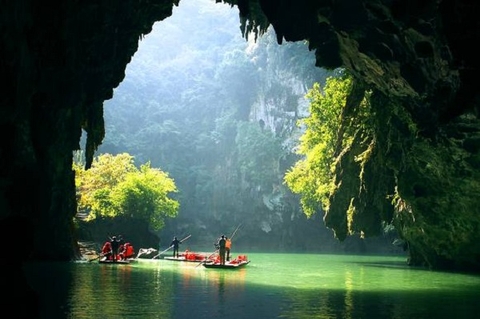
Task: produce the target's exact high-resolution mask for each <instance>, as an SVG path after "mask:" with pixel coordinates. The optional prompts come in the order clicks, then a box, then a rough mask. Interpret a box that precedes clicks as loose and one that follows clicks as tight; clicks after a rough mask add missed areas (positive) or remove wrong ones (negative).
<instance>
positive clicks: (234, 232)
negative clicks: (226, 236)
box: [230, 223, 242, 240]
mask: <svg viewBox="0 0 480 319" xmlns="http://www.w3.org/2000/svg"><path fill="white" fill-rule="evenodd" d="M240 226H242V224H241V223H240V225H238V226H237V228H235V230H234V231H233V233H232V236H230V240H232V238H233V236H235V234H236V233H237V230H238V229H239V228H240Z"/></svg>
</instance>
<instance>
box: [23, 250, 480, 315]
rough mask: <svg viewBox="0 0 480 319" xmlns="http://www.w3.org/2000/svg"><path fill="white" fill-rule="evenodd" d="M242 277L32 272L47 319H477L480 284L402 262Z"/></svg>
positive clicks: (247, 271) (162, 263) (155, 263)
mask: <svg viewBox="0 0 480 319" xmlns="http://www.w3.org/2000/svg"><path fill="white" fill-rule="evenodd" d="M248 257H249V259H250V260H251V262H250V264H248V265H247V266H246V267H245V268H243V269H237V270H218V269H206V268H204V267H203V266H201V265H199V264H197V263H184V262H175V261H167V260H150V259H148V260H141V261H139V262H137V263H134V264H130V265H105V264H98V263H95V262H94V263H42V264H32V265H26V271H27V274H28V277H29V281H30V282H31V285H32V287H33V288H34V289H35V290H36V291H37V292H38V293H39V295H40V296H41V300H40V302H41V305H40V312H41V318H164V319H170V318H172V319H173V318H233V319H236V318H259V319H261V318H292V319H293V318H295V319H298V318H308V319H310V318H455V319H459V318H477V314H478V313H479V312H480V276H476V275H468V274H451V273H444V272H433V271H429V270H422V269H412V268H409V267H408V266H406V265H405V257H378V256H343V255H314V254H259V253H257V254H249V255H248Z"/></svg>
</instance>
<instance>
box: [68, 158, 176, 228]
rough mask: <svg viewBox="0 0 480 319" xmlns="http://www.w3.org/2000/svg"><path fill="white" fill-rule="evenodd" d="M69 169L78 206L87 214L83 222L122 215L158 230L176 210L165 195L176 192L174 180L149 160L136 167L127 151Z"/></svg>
mask: <svg viewBox="0 0 480 319" xmlns="http://www.w3.org/2000/svg"><path fill="white" fill-rule="evenodd" d="M73 168H74V170H75V173H76V178H75V181H76V186H77V194H78V209H79V211H80V212H84V213H86V214H87V218H86V220H87V221H91V220H94V219H96V218H98V217H102V218H116V217H120V216H122V217H127V218H133V219H142V220H145V221H147V222H148V223H149V224H150V226H151V227H152V228H153V229H155V230H159V229H161V228H162V227H163V225H164V219H165V218H166V217H171V218H173V217H176V215H177V213H178V208H179V203H178V202H177V201H175V200H173V199H171V198H169V197H168V195H169V194H170V193H172V192H176V191H177V189H176V186H175V183H174V181H173V180H172V179H171V178H169V177H168V174H167V173H165V172H163V171H161V170H159V169H155V168H152V167H150V163H147V164H144V165H142V166H141V167H140V169H137V168H136V167H135V165H134V159H133V156H131V155H129V154H126V153H123V154H119V155H116V156H113V155H111V154H103V155H100V156H98V157H97V158H95V159H94V161H93V163H92V167H91V168H90V169H88V170H84V169H83V167H82V166H80V165H79V164H74V166H73Z"/></svg>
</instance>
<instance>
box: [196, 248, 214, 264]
mask: <svg viewBox="0 0 480 319" xmlns="http://www.w3.org/2000/svg"><path fill="white" fill-rule="evenodd" d="M217 251H218V249H217V250H215V251H214V252H213V253H212V254H211V255H210V256H208V257H207V258H205V259H204V260H202V261H201V262H200V263H199V264H198V265H196V266H195V268H197V267H198V266H200V265H201V264H204V263H206V261H207V260H209V259H210V258H211V257H212V256H213V255H215V254H216V253H217Z"/></svg>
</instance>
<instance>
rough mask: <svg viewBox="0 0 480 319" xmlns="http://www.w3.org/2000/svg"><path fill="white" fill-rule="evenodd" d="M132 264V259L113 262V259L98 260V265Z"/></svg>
mask: <svg viewBox="0 0 480 319" xmlns="http://www.w3.org/2000/svg"><path fill="white" fill-rule="evenodd" d="M132 262H134V259H131V258H130V259H122V260H113V259H106V258H105V257H103V258H100V259H99V260H98V263H99V264H110V265H128V264H131V263H132Z"/></svg>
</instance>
